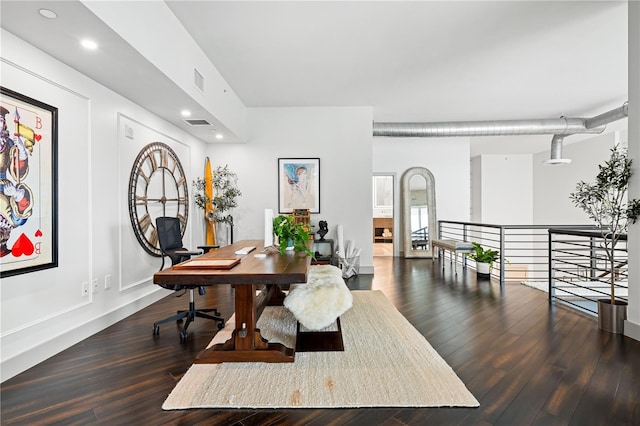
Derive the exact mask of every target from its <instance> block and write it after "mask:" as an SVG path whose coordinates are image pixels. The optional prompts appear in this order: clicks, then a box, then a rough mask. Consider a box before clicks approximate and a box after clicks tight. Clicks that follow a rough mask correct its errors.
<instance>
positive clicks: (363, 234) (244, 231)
mask: <svg viewBox="0 0 640 426" xmlns="http://www.w3.org/2000/svg"><path fill="white" fill-rule="evenodd" d="M372 121H373V120H372V111H371V108H369V107H336V108H331V107H320V108H311V107H302V108H250V109H249V110H248V119H247V128H248V131H249V142H248V143H246V144H242V145H237V144H222V145H218V144H216V145H210V146H209V147H208V149H207V154H208V155H209V157H210V159H211V162H212V163H211V165H212V167H216V166H218V165H225V164H228V165H229V168H230V169H231V170H233V171H234V172H236V173H237V174H238V186H239V189H240V190H241V191H242V196H241V197H240V199H239V201H238V208H237V209H235V211H234V221H235V223H236V228H235V230H234V239H235V240H239V239H246V238H257V239H262V238H263V235H264V209H265V208H270V209H273V211H274V213H275V214H277V212H278V173H277V169H278V158H320V214H313V215H312V216H311V222H312V224H315V225H316V227H315V228H314V229H315V230H317V229H318V227H317V223H318V221H320V220H326V221H327V223H328V225H329V232H330V233H329V235H328V236H327V237H326V238H332V236H333V233H334V232H335V227H336V225H338V224H340V225H343V227H344V239H345V240H353V241H354V242H355V245H356V247H359V248H360V249H361V250H362V253H361V255H360V265H361V266H360V272H361V273H363V274H366V273H373V254H372V242H371V226H372V219H371V205H372V201H371V174H372V171H371V163H372V150H371V143H372V142H371V141H372V136H371V122H372Z"/></svg>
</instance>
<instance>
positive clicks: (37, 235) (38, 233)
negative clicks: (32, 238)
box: [35, 229, 42, 237]
mask: <svg viewBox="0 0 640 426" xmlns="http://www.w3.org/2000/svg"><path fill="white" fill-rule="evenodd" d="M35 235H36V237H42V231H41V230H39V229H38V230H37V231H36V234H35Z"/></svg>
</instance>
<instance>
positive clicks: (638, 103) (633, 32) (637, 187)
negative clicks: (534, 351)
mask: <svg viewBox="0 0 640 426" xmlns="http://www.w3.org/2000/svg"><path fill="white" fill-rule="evenodd" d="M628 5H629V6H628V7H629V35H628V37H629V119H628V120H629V158H631V160H632V161H633V164H632V173H633V174H632V178H631V183H630V184H629V198H630V199H634V198H640V1H629V2H628ZM628 235H629V240H628V250H629V308H628V312H627V316H628V320H627V321H626V322H625V325H624V334H626V335H627V336H629V337H631V338H633V339H636V340H640V222H636V223H635V224H634V225H631V226H630V227H629V234H628Z"/></svg>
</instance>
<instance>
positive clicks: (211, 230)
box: [204, 157, 216, 245]
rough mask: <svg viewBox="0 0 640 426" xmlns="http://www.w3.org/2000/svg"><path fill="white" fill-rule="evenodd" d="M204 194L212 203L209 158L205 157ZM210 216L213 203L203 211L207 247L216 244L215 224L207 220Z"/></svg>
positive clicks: (211, 176) (208, 204) (211, 179)
mask: <svg viewBox="0 0 640 426" xmlns="http://www.w3.org/2000/svg"><path fill="white" fill-rule="evenodd" d="M204 193H205V195H206V196H207V199H208V200H211V201H213V173H212V172H211V163H210V162H209V157H207V158H206V159H205V161H204ZM212 214H213V202H209V203H207V204H206V208H205V210H204V220H205V224H206V229H207V233H206V238H207V242H206V244H207V245H215V244H216V223H215V222H214V221H212V220H207V218H208V217H209V215H212Z"/></svg>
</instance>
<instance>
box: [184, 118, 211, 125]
mask: <svg viewBox="0 0 640 426" xmlns="http://www.w3.org/2000/svg"><path fill="white" fill-rule="evenodd" d="M184 121H186V122H187V123H189V124H190V125H192V126H210V125H211V123H209V122H208V121H207V120H202V119H197V120H188V119H185V120H184Z"/></svg>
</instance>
